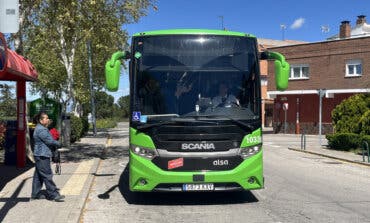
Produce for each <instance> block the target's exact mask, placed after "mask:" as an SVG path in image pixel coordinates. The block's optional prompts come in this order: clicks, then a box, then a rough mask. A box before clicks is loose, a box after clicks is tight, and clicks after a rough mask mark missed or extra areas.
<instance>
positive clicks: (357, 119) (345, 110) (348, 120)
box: [332, 94, 370, 134]
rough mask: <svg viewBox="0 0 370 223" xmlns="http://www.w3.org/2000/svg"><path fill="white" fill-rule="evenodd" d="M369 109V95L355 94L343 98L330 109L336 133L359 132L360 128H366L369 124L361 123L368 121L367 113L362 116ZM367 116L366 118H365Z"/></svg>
mask: <svg viewBox="0 0 370 223" xmlns="http://www.w3.org/2000/svg"><path fill="white" fill-rule="evenodd" d="M369 109H370V95H369V94H357V95H353V96H351V97H349V98H348V99H346V100H343V102H342V103H341V104H339V105H338V106H337V107H336V108H335V109H334V110H333V111H332V120H333V125H334V129H335V131H336V133H357V134H359V133H361V132H363V131H365V132H366V131H367V130H366V129H365V130H362V129H361V128H368V126H369V125H367V126H366V125H362V122H364V124H366V123H368V122H369V120H368V119H369V118H368V117H369V114H366V116H365V117H364V118H362V116H363V115H364V114H365V113H366V112H368V111H369ZM366 117H367V118H366Z"/></svg>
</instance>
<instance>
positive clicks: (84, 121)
mask: <svg viewBox="0 0 370 223" xmlns="http://www.w3.org/2000/svg"><path fill="white" fill-rule="evenodd" d="M81 121H82V135H81V137H82V136H84V135H86V133H87V132H88V131H89V120H88V119H87V117H86V116H85V117H81Z"/></svg>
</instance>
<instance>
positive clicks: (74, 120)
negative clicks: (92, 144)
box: [71, 115, 83, 143]
mask: <svg viewBox="0 0 370 223" xmlns="http://www.w3.org/2000/svg"><path fill="white" fill-rule="evenodd" d="M82 133H83V123H82V120H81V118H79V117H77V116H74V115H71V143H73V142H76V141H78V140H80V138H81V136H82Z"/></svg>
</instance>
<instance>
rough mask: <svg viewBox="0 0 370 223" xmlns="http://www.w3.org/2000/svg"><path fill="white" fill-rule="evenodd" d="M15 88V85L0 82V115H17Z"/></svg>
mask: <svg viewBox="0 0 370 223" xmlns="http://www.w3.org/2000/svg"><path fill="white" fill-rule="evenodd" d="M13 89H14V86H11V85H7V84H0V117H3V118H4V117H10V116H17V113H16V111H17V99H16V98H15V96H14V93H13V92H12V90H13Z"/></svg>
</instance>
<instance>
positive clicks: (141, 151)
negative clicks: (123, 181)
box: [130, 145, 157, 160]
mask: <svg viewBox="0 0 370 223" xmlns="http://www.w3.org/2000/svg"><path fill="white" fill-rule="evenodd" d="M130 148H131V152H133V153H135V154H136V155H139V156H141V157H144V158H147V159H150V160H152V159H153V158H154V157H156V156H157V152H156V150H155V149H149V148H143V147H141V146H136V145H131V146H130Z"/></svg>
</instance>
